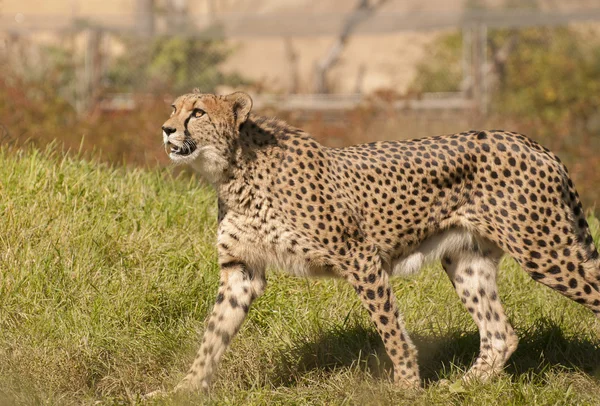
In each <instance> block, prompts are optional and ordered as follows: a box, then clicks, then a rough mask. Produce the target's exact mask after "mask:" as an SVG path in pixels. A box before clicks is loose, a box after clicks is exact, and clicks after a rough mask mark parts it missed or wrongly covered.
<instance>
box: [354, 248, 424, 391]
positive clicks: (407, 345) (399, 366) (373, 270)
mask: <svg viewBox="0 0 600 406" xmlns="http://www.w3.org/2000/svg"><path fill="white" fill-rule="evenodd" d="M343 272H344V276H345V278H346V279H347V280H348V281H349V282H350V283H351V284H352V286H353V287H354V289H355V290H356V292H357V293H358V295H359V297H360V299H361V302H362V304H363V305H364V307H365V308H366V309H367V311H368V312H369V315H370V316H371V320H373V323H375V327H376V328H377V332H378V333H379V335H380V336H381V339H382V340H383V344H384V346H385V349H386V352H387V354H388V355H389V357H390V359H391V360H392V363H393V364H394V383H396V384H397V385H400V386H402V387H405V388H418V387H419V386H420V383H421V382H420V378H419V367H418V364H417V350H416V348H415V346H414V345H413V343H412V342H411V340H410V338H409V336H408V333H407V332H406V330H405V328H404V325H403V323H402V318H401V316H400V313H399V311H398V309H397V307H396V299H395V297H394V292H393V291H392V287H391V285H390V283H389V279H388V274H387V273H386V272H384V271H383V267H382V263H381V258H380V257H379V255H378V253H377V249H376V248H374V247H359V248H357V249H356V251H355V252H352V255H351V256H350V259H348V261H347V263H346V264H345V265H344V266H343Z"/></svg>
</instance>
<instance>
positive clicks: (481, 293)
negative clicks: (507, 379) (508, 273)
mask: <svg viewBox="0 0 600 406" xmlns="http://www.w3.org/2000/svg"><path fill="white" fill-rule="evenodd" d="M488 245H491V244H488ZM480 248H483V247H474V248H473V249H470V250H468V251H466V252H460V253H451V254H447V255H446V256H444V258H443V259H442V265H443V267H444V270H445V271H446V273H447V274H448V276H449V278H450V280H451V281H452V284H453V285H454V288H455V290H456V293H457V294H458V296H459V297H460V300H461V302H462V303H463V304H464V306H465V307H466V308H467V310H468V311H469V313H470V314H471V316H472V317H473V320H475V323H476V324H477V327H478V329H479V342H480V350H479V356H478V357H477V359H476V361H475V363H474V364H473V365H472V366H471V368H470V369H469V370H468V371H467V373H466V374H465V376H464V378H463V380H464V381H466V382H471V381H474V380H476V381H482V382H485V381H488V380H489V379H491V378H493V377H494V376H496V375H498V374H499V373H501V372H502V370H503V368H504V364H505V363H506V361H507V360H508V358H509V357H510V356H511V354H512V353H513V352H514V351H515V350H516V348H517V344H518V338H517V336H516V334H515V332H514V330H513V328H512V326H511V325H510V323H509V322H508V319H507V317H506V315H505V313H504V309H503V307H502V304H501V303H500V298H499V297H498V289H497V286H496V273H497V269H498V262H499V260H500V258H501V256H502V252H501V251H500V250H499V249H498V248H497V247H495V246H493V247H485V248H483V249H482V251H480ZM484 253H485V254H484Z"/></svg>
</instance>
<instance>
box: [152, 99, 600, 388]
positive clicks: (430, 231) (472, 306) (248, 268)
mask: <svg viewBox="0 0 600 406" xmlns="http://www.w3.org/2000/svg"><path fill="white" fill-rule="evenodd" d="M173 106H174V112H173V115H172V116H171V118H170V119H169V120H168V121H167V122H166V123H165V125H164V126H163V131H164V132H163V136H164V142H165V145H166V146H167V147H168V148H171V149H172V152H171V153H170V156H171V158H172V160H173V161H174V162H179V163H188V164H191V165H192V166H193V167H195V168H196V169H197V170H198V171H199V172H200V173H201V174H203V176H204V177H205V179H206V180H207V181H209V182H211V183H212V184H213V186H214V187H215V189H216V191H217V194H218V199H219V227H218V238H217V246H218V258H219V264H220V267H221V282H220V286H219V291H218V294H217V300H216V304H215V307H214V309H213V311H212V313H211V314H210V316H209V318H208V321H207V325H206V331H205V333H204V338H203V339H202V344H201V346H200V350H199V351H198V354H197V355H196V359H195V360H194V362H193V364H192V366H191V368H190V370H189V372H188V374H187V376H186V377H185V378H184V379H183V381H182V382H181V383H180V384H179V386H178V388H179V389H181V388H185V389H196V388H208V387H209V384H210V381H211V378H212V376H213V374H214V371H215V368H216V365H217V363H218V361H219V359H220V357H221V355H222V354H223V352H224V351H225V349H226V348H227V346H228V344H229V343H230V342H231V339H232V338H233V336H234V335H235V333H236V332H237V331H238V330H239V328H240V326H241V324H242V322H243V320H244V318H245V316H246V314H247V312H248V309H249V308H250V305H251V303H252V301H253V300H254V299H255V298H256V297H258V296H259V295H260V294H261V293H262V292H263V290H264V288H265V284H266V279H265V269H266V267H267V266H275V267H279V268H283V269H285V270H287V271H289V272H291V273H292V274H294V275H298V276H317V275H326V276H334V277H340V278H344V279H345V280H347V281H348V282H349V283H350V284H351V285H352V286H353V287H354V289H355V290H356V292H357V294H358V295H359V297H360V299H361V301H362V303H363V305H364V307H365V308H366V310H367V311H368V313H369V315H370V316H371V319H372V320H373V323H374V324H375V326H376V328H377V331H378V332H379V334H380V335H381V338H382V340H383V343H384V345H385V348H386V351H387V353H388V355H389V357H390V358H391V360H392V362H393V365H394V381H395V382H396V383H397V384H399V385H401V386H403V387H418V386H419V385H420V381H419V368H418V365H417V352H416V350H415V346H414V345H413V344H412V342H411V340H410V338H409V335H408V334H407V332H406V329H405V327H404V324H403V322H402V318H401V315H400V314H399V312H398V308H397V305H396V298H395V297H394V293H393V291H392V289H391V287H390V282H389V278H390V277H391V276H393V275H407V274H412V273H415V272H417V271H418V270H419V269H420V268H421V267H422V265H423V264H424V263H427V262H430V261H434V260H441V262H442V265H443V267H444V269H445V271H446V273H447V274H448V276H449V278H450V280H451V281H452V284H453V285H454V287H455V289H456V292H457V294H458V296H459V298H460V300H461V301H462V303H463V304H464V305H465V307H466V308H467V310H468V312H469V313H470V314H471V316H472V317H473V319H474V320H475V323H476V324H477V326H478V328H479V333H480V352H479V357H478V358H477V360H476V361H475V363H474V365H473V366H472V367H471V369H470V370H469V371H468V372H467V375H466V379H483V380H485V379H488V378H490V377H492V376H494V375H495V374H497V373H498V372H500V371H501V370H502V368H503V366H504V364H505V362H506V361H507V359H508V358H509V357H510V355H511V354H512V353H513V352H514V350H515V348H516V347H517V342H518V339H517V337H516V335H515V333H514V331H513V329H512V327H511V325H510V324H509V322H508V320H507V317H506V315H505V313H504V310H503V307H502V305H501V303H500V298H499V296H498V291H497V287H496V275H497V271H498V262H499V260H500V258H501V256H502V255H503V254H504V253H507V254H509V255H511V256H512V257H514V258H515V259H516V260H517V261H518V262H519V264H520V265H521V266H522V267H523V269H524V270H525V271H526V272H527V273H529V275H530V276H531V277H532V278H533V279H534V280H536V281H538V282H540V283H542V284H544V285H546V286H549V287H550V288H552V289H554V290H556V291H558V292H559V293H561V294H563V295H565V296H566V297H568V298H570V299H572V300H574V301H576V302H577V303H581V304H583V305H584V306H586V307H588V308H589V309H591V310H592V311H593V312H594V313H595V314H596V315H598V314H600V292H599V290H598V282H599V280H600V261H599V259H598V252H597V251H596V248H595V247H594V243H593V241H592V237H591V234H590V230H589V227H588V224H587V222H586V220H585V217H584V213H583V210H582V208H581V204H580V201H579V197H578V195H577V192H576V191H575V189H574V187H573V183H572V182H571V179H570V178H569V175H568V173H567V169H566V168H565V167H564V165H563V164H562V163H561V162H560V160H559V159H558V158H557V157H556V156H555V155H554V154H553V153H552V152H550V151H549V150H547V149H546V148H544V147H542V146H540V145H539V144H537V143H536V142H534V141H532V140H530V139H529V138H527V137H525V136H523V135H520V134H517V133H513V132H505V131H499V130H492V131H469V132H464V133H460V134H453V135H445V136H438V137H431V138H423V139H416V140H409V141H391V142H373V143H370V144H364V145H356V146H351V147H347V148H326V147H324V146H322V145H320V144H319V143H317V142H316V141H315V140H314V139H313V138H312V137H311V136H310V135H309V134H307V133H305V132H303V131H302V130H299V129H297V128H293V127H291V126H289V125H287V124H285V123H283V122H281V121H278V120H275V119H267V118H264V117H259V116H254V115H250V110H251V107H252V100H251V99H250V97H249V96H248V95H246V94H243V93H234V94H232V95H229V96H224V97H223V96H214V95H210V94H199V93H193V94H187V95H184V96H181V97H179V98H178V99H177V100H176V101H175V103H174V105H173Z"/></svg>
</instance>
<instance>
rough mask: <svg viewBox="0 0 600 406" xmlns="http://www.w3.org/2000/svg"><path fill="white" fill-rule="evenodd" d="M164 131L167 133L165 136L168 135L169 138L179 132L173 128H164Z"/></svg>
mask: <svg viewBox="0 0 600 406" xmlns="http://www.w3.org/2000/svg"><path fill="white" fill-rule="evenodd" d="M162 130H163V131H164V132H165V134H167V136H169V135H171V134H173V133H174V132H175V131H177V130H176V129H174V128H173V127H165V126H163V127H162Z"/></svg>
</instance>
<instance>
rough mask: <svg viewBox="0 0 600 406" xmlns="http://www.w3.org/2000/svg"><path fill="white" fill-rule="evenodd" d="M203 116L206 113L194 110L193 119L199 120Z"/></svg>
mask: <svg viewBox="0 0 600 406" xmlns="http://www.w3.org/2000/svg"><path fill="white" fill-rule="evenodd" d="M205 114H206V111H204V110H202V109H194V117H195V118H200V117H202V116H203V115H205Z"/></svg>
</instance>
